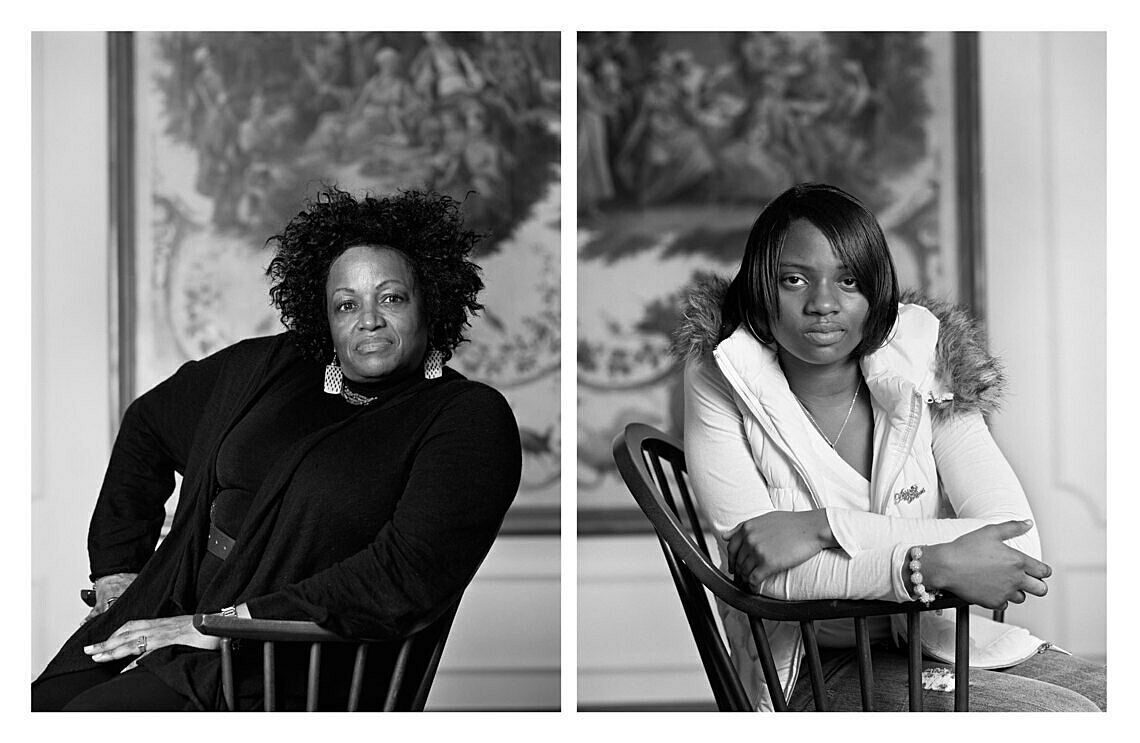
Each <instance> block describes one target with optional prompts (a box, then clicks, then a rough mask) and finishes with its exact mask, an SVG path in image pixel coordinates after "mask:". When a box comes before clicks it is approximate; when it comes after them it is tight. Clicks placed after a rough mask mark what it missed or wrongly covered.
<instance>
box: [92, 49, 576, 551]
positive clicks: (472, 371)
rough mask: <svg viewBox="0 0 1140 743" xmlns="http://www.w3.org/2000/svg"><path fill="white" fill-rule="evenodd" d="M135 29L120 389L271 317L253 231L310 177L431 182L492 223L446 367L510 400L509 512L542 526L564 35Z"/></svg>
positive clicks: (281, 212) (288, 204)
mask: <svg viewBox="0 0 1140 743" xmlns="http://www.w3.org/2000/svg"><path fill="white" fill-rule="evenodd" d="M133 37H134V47H133V50H134V51H133V53H134V64H133V74H134V97H133V101H134V116H133V121H134V125H135V137H134V158H135V160H134V163H135V164H134V173H133V180H134V193H135V198H134V208H135V214H134V223H135V234H134V237H133V246H131V251H132V254H131V256H130V258H131V261H132V263H133V266H134V276H135V279H134V286H133V292H134V299H133V302H132V307H128V312H127V313H126V314H130V315H133V316H132V317H127V318H124V321H125V322H131V323H133V338H134V343H133V348H129V349H124V352H125V355H124V356H123V357H122V358H124V359H125V363H127V364H129V366H130V368H129V370H128V372H129V373H130V374H131V378H132V379H133V385H132V386H133V390H132V391H131V394H135V395H137V394H138V393H140V392H142V391H145V390H146V389H149V388H150V387H151V386H153V385H154V384H156V383H157V382H159V381H160V380H162V379H163V378H165V377H166V376H168V375H169V374H170V373H172V372H173V371H174V370H175V369H176V368H177V367H178V366H179V365H180V364H181V363H183V362H184V361H186V360H187V359H195V358H200V357H202V356H205V355H207V354H209V353H212V352H213V351H216V350H217V349H219V348H221V347H224V346H226V345H228V344H230V343H233V342H235V341H237V340H239V339H242V338H245V337H250V336H256V335H265V334H270V333H275V332H278V331H279V330H280V329H281V326H280V323H279V321H278V318H277V316H276V313H275V311H274V309H273V308H272V307H271V306H270V304H269V301H268V292H267V288H268V283H267V279H266V277H265V275H264V270H265V266H266V265H267V263H268V261H269V259H270V257H271V255H270V254H269V249H268V248H266V247H265V241H266V239H267V238H268V237H269V236H270V235H273V234H276V233H277V232H278V231H280V229H281V228H282V227H283V226H284V225H285V224H286V223H287V222H288V221H289V219H291V218H292V217H293V216H294V215H295V214H297V213H298V212H299V211H300V210H301V209H302V208H303V204H304V200H305V198H307V197H310V196H312V195H313V194H314V193H315V191H316V190H317V189H318V188H319V187H320V186H321V185H323V184H328V185H333V184H335V185H337V186H339V187H340V188H342V189H344V190H348V191H350V192H353V193H355V194H360V193H363V192H371V193H376V194H386V193H391V192H393V191H395V190H396V189H400V188H427V189H434V190H436V191H439V192H441V193H445V194H448V195H450V196H452V197H454V198H456V199H457V200H460V201H462V202H463V212H464V214H465V215H466V219H467V226H468V227H469V228H471V229H474V230H476V231H479V232H481V233H485V234H486V235H487V237H486V238H485V239H484V240H483V241H482V242H481V243H480V244H479V246H478V248H477V253H476V255H475V256H474V257H473V259H474V260H475V262H476V263H478V264H479V265H481V266H482V268H483V280H484V282H485V284H486V289H485V291H484V293H483V295H482V296H481V301H482V302H483V303H484V304H485V306H486V310H485V311H484V312H483V313H482V315H481V316H480V317H478V318H477V319H476V320H475V321H474V323H473V327H472V329H471V331H470V339H471V340H470V342H469V343H466V344H463V345H461V346H460V347H459V348H458V349H457V351H456V353H455V356H454V357H453V359H452V360H451V362H450V365H451V366H453V367H454V368H456V369H457V370H458V371H460V372H462V373H463V374H465V375H467V376H468V377H469V378H472V379H477V380H481V381H484V382H487V383H488V384H490V385H492V386H494V387H495V388H497V389H499V390H500V391H502V393H503V394H504V395H505V396H506V397H507V399H508V401H509V402H510V403H511V406H512V408H513V409H514V411H515V415H516V417H517V419H518V421H519V425H520V428H521V431H522V437H523V448H524V465H523V484H522V491H521V493H520V496H519V498H518V500H517V501H516V508H515V509H513V512H515V513H518V512H524V511H527V510H528V509H530V513H531V515H532V517H533V514H535V513H539V512H541V513H543V514H546V516H543V517H542V519H546V520H547V521H549V515H550V514H556V513H557V506H558V503H559V492H558V483H559V474H560V473H559V449H560V441H559V409H558V404H559V391H558V390H559V340H560V326H559V323H560V310H559V301H560V293H559V292H560V287H559V230H560V193H561V188H560V172H559V158H560V132H559V121H560V118H559V117H560V91H559V80H560V70H559V67H560V52H559V36H558V34H557V33H537V32H518V33H493V32H480V33H442V32H424V33H412V32H401V33H395V32H367V31H354V32H322V33H253V32H248V33H139V34H134V35H133ZM112 74H113V75H115V74H120V75H121V74H122V71H121V70H120V71H115V70H112ZM122 402H123V404H125V403H126V402H129V400H124V401H122ZM554 519H555V520H554V521H553V522H549V523H546V524H545V527H544V528H548V529H553V528H557V520H556V515H555V516H554ZM540 520H541V519H540ZM530 524H531V526H532V527H533V526H534V525H535V522H534V519H533V518H532V519H531V521H530Z"/></svg>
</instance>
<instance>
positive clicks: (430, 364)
mask: <svg viewBox="0 0 1140 743" xmlns="http://www.w3.org/2000/svg"><path fill="white" fill-rule="evenodd" d="M442 376H443V352H442V351H440V350H439V349H438V348H433V349H432V350H430V351H428V354H427V356H424V379H439V378H440V377H442Z"/></svg>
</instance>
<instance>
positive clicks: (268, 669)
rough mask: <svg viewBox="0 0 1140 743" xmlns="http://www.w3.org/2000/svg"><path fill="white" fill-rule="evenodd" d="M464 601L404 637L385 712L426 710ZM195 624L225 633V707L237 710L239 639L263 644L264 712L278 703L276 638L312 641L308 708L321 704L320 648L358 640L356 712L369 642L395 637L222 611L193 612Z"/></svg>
mask: <svg viewBox="0 0 1140 743" xmlns="http://www.w3.org/2000/svg"><path fill="white" fill-rule="evenodd" d="M458 607H459V604H458V602H456V604H455V605H454V606H452V607H451V608H450V609H448V610H447V611H446V612H445V613H444V614H443V615H442V616H441V617H440V618H439V619H437V620H435V622H433V623H431V624H429V625H427V626H425V627H423V628H421V629H419V630H418V631H417V632H415V633H413V634H411V635H409V636H408V637H405V638H404V639H403V641H402V642H401V643H400V646H399V650H398V651H397V653H396V660H395V664H394V665H393V668H392V673H391V675H390V677H389V679H388V687H387V692H386V695H385V698H384V706H383V710H382V711H384V712H422V711H423V709H424V703H425V702H426V701H427V696H428V692H429V691H430V690H431V684H432V681H433V680H434V679H435V672H436V669H437V668H438V667H439V659H440V657H441V656H442V655H443V646H444V643H445V642H446V641H447V635H448V632H450V630H451V624H452V621H453V620H454V619H455V612H456V610H457V609H458ZM194 627H195V628H196V629H197V630H198V631H199V632H201V633H203V634H206V635H215V636H218V637H221V638H222V647H221V654H222V695H223V697H224V698H225V702H226V707H227V708H228V709H230V710H233V709H235V704H234V662H233V650H234V641H235V640H244V641H254V642H261V643H262V673H263V676H264V683H263V684H262V687H263V689H264V691H263V694H264V697H263V702H264V711H266V712H272V711H274V710H275V709H276V706H277V699H276V696H277V681H276V668H275V651H276V645H277V643H308V644H309V667H308V684H307V687H306V696H305V710H306V711H308V712H313V711H315V710H316V709H317V704H318V691H319V687H320V672H321V648H322V647H323V646H325V645H327V644H333V643H335V644H355V645H356V654H355V661H354V664H353V669H352V680H351V682H350V686H349V694H348V711H349V712H355V711H357V709H358V707H359V705H360V699H361V692H362V690H363V686H364V670H365V664H366V662H367V658H368V651H369V648H370V647H373V646H374V645H378V644H390V643H391V641H390V640H385V641H379V640H354V639H349V638H345V637H341V636H339V635H336V634H334V633H332V632H329V631H328V630H325V629H322V628H321V627H320V626H318V625H317V624H316V623H314V622H296V621H285V620H278V619H243V618H240V617H223V616H220V615H217V614H196V615H194Z"/></svg>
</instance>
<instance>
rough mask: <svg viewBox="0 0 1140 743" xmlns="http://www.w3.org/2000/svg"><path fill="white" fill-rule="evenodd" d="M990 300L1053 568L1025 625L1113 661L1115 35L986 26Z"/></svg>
mask: <svg viewBox="0 0 1140 743" xmlns="http://www.w3.org/2000/svg"><path fill="white" fill-rule="evenodd" d="M981 54H982V70H983V77H982V112H983V117H984V126H983V128H982V148H983V156H984V158H985V183H984V186H985V194H984V195H985V217H986V218H985V227H986V231H985V243H986V269H985V275H986V289H987V290H986V306H987V308H988V309H987V324H988V328H989V331H990V345H991V347H992V349H993V350H994V351H995V352H996V353H998V354H999V355H1000V356H1001V357H1002V358H1003V359H1004V360H1005V362H1006V366H1007V370H1008V373H1009V377H1010V380H1011V385H1010V387H1011V392H1012V394H1011V395H1010V396H1009V399H1008V402H1007V404H1006V405H1005V407H1004V409H1003V411H1002V413H1001V414H1000V415H998V416H995V417H994V419H993V422H992V423H993V426H992V427H993V431H994V435H995V437H996V438H997V440H998V443H999V445H1000V446H1001V448H1002V450H1003V451H1004V452H1005V454H1006V456H1007V457H1008V458H1009V460H1010V462H1011V463H1012V465H1013V467H1014V469H1015V470H1016V472H1017V473H1018V475H1019V476H1020V477H1021V481H1022V484H1023V485H1024V486H1025V490H1026V494H1027V495H1028V497H1029V499H1030V503H1031V504H1032V506H1033V511H1034V515H1035V516H1036V519H1037V523H1038V526H1039V528H1040V531H1041V542H1042V550H1043V552H1044V556H1045V559H1046V561H1047V562H1049V563H1050V564H1051V565H1052V566H1053V568H1054V570H1055V577H1054V578H1053V579H1052V580H1050V581H1049V586H1050V592H1049V595H1048V596H1047V597H1046V598H1045V599H1043V600H1038V601H1032V602H1028V603H1027V604H1025V605H1023V606H1020V607H1016V608H1015V609H1013V610H1011V612H1010V614H1009V616H1010V618H1011V620H1012V621H1016V622H1020V623H1024V624H1026V625H1027V626H1029V627H1030V628H1031V629H1033V630H1034V631H1035V632H1036V633H1037V634H1038V635H1041V636H1043V637H1049V638H1055V639H1056V640H1057V642H1058V643H1060V644H1061V645H1062V646H1063V647H1065V648H1067V649H1069V650H1071V651H1073V652H1077V653H1081V654H1085V655H1088V656H1092V657H1100V658H1103V657H1104V655H1105V652H1106V650H1105V647H1106V645H1105V633H1106V630H1105V626H1106V614H1107V612H1106V606H1105V600H1106V590H1105V589H1106V579H1105V564H1106V559H1105V530H1106V518H1105V505H1106V453H1105V428H1106V423H1105V380H1106V366H1105V342H1106V330H1105V325H1106V320H1107V315H1106V307H1105V286H1106V276H1107V273H1106V226H1105V213H1106V183H1107V180H1106V160H1105V131H1106V118H1105V117H1106V88H1105V86H1106V83H1105V78H1106V75H1105V36H1104V34H1072V33H1067V34H1040V33H1017V34H984V35H983V36H982V45H981Z"/></svg>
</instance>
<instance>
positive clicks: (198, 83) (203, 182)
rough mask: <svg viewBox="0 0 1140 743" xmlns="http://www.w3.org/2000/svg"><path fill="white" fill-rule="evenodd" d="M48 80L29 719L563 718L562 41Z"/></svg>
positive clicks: (62, 66)
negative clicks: (301, 714) (245, 714)
mask: <svg viewBox="0 0 1140 743" xmlns="http://www.w3.org/2000/svg"><path fill="white" fill-rule="evenodd" d="M31 50H32V90H33V95H32V163H33V166H32V191H33V194H34V195H33V213H32V218H33V230H32V236H33V240H32V296H33V304H32V378H33V380H35V381H36V382H35V384H34V385H33V392H32V432H31V433H32V442H33V444H32V450H33V456H32V493H31V499H32V523H31V545H32V563H31V564H32V576H31V584H32V637H31V643H32V646H31V647H32V652H31V660H32V667H31V669H30V678H31V680H32V687H31V707H32V709H33V710H60V709H67V710H171V711H175V710H226V709H235V710H269V709H272V710H288V709H297V710H306V709H307V710H345V709H349V710H355V709H359V710H383V709H394V710H427V711H433V710H439V711H442V710H555V709H557V708H558V706H559V697H560V689H559V675H560V673H559V654H560V651H559V615H560V611H559V539H560V525H559V486H560V481H561V475H562V473H561V472H560V471H559V463H560V446H561V442H560V440H559V426H560V422H559V408H558V404H559V399H560V395H559V388H560V383H561V380H560V378H559V353H560V351H559V346H560V341H561V339H560V335H559V333H560V330H559V329H560V319H561V318H560V309H559V307H560V283H559V265H560V261H559V231H560V228H561V215H560V198H561V174H560V170H559V163H560V157H561V141H560V126H559V121H560V115H561V94H560V85H559V81H560V77H561V71H560V69H559V68H560V37H559V34H558V33H557V32H470V33H468V32H433V31H428V32H422V33H420V32H384V31H375V32H369V31H351V32H347V31H346V32H319V33H318V32H274V33H263V32H211V33H190V32H146V33H127V32H118V33H36V34H33V36H32V45H31Z"/></svg>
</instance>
